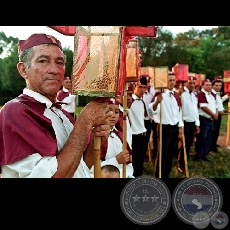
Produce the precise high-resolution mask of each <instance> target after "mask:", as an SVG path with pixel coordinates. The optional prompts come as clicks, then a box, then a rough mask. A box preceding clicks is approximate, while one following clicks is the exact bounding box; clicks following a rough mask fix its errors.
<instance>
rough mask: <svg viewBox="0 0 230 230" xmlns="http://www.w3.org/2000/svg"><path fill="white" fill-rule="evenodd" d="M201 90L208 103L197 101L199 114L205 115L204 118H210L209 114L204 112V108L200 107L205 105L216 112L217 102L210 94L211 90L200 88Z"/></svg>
mask: <svg viewBox="0 0 230 230" xmlns="http://www.w3.org/2000/svg"><path fill="white" fill-rule="evenodd" d="M201 91H202V92H204V93H205V97H206V99H207V102H208V103H199V105H200V108H199V115H200V116H203V117H206V118H211V115H209V114H207V113H205V112H204V110H203V109H202V107H207V108H209V109H210V110H211V111H212V112H213V113H216V109H217V103H216V99H215V98H214V96H213V95H212V94H211V92H207V91H205V90H204V89H201Z"/></svg>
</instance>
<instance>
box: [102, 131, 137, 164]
mask: <svg viewBox="0 0 230 230" xmlns="http://www.w3.org/2000/svg"><path fill="white" fill-rule="evenodd" d="M112 132H114V133H115V134H116V135H117V136H118V137H119V139H120V140H121V143H123V133H122V132H121V131H120V130H113V131H112ZM107 149H108V139H106V140H105V141H104V142H103V143H102V145H101V153H100V154H101V160H102V161H104V160H105V158H106V153H107ZM127 150H128V151H129V154H130V155H132V154H133V152H132V149H131V148H130V146H129V144H128V142H127ZM130 163H131V161H128V162H126V164H130Z"/></svg>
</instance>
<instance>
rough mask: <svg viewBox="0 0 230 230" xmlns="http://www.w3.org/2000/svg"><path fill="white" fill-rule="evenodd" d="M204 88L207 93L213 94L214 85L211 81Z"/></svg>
mask: <svg viewBox="0 0 230 230" xmlns="http://www.w3.org/2000/svg"><path fill="white" fill-rule="evenodd" d="M202 88H203V89H204V90H205V91H207V92H211V91H212V83H211V82H209V81H208V82H205V83H204V85H203V86H202Z"/></svg>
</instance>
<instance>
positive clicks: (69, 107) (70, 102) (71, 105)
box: [57, 87, 76, 113]
mask: <svg viewBox="0 0 230 230" xmlns="http://www.w3.org/2000/svg"><path fill="white" fill-rule="evenodd" d="M62 90H63V91H64V92H69V90H68V89H66V88H64V87H63V89H62ZM75 100H76V95H72V94H71V93H70V94H69V96H68V97H65V98H64V99H63V100H62V101H61V102H64V103H67V104H63V105H62V108H63V109H64V110H66V111H67V112H69V113H74V112H75V107H76V103H75ZM57 101H58V100H57Z"/></svg>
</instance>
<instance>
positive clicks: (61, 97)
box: [57, 90, 69, 101]
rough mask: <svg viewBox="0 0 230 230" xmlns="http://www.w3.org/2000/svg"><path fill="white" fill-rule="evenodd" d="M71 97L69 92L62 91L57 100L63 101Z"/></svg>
mask: <svg viewBox="0 0 230 230" xmlns="http://www.w3.org/2000/svg"><path fill="white" fill-rule="evenodd" d="M68 96H69V92H64V91H63V90H60V91H59V92H58V95H57V99H58V100H59V101H62V100H63V99H64V98H66V97H68Z"/></svg>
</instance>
